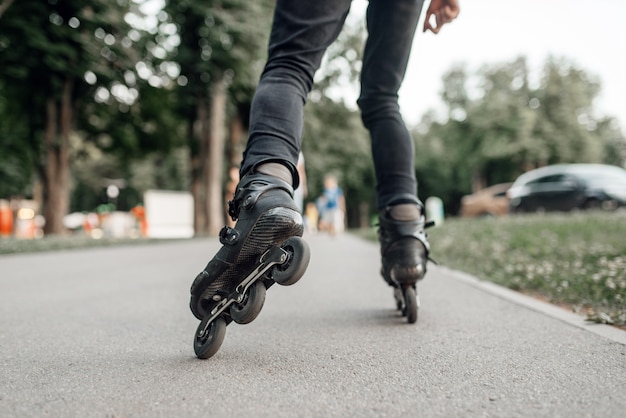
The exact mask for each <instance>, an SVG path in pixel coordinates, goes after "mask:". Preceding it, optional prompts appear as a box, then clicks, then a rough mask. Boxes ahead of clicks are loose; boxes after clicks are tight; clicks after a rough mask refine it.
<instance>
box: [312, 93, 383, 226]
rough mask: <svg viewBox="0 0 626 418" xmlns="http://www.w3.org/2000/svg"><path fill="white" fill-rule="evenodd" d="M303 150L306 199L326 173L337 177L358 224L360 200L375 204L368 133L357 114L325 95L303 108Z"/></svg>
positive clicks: (320, 186)
mask: <svg viewBox="0 0 626 418" xmlns="http://www.w3.org/2000/svg"><path fill="white" fill-rule="evenodd" d="M302 148H303V152H304V155H305V161H306V172H307V179H308V188H309V189H308V192H309V195H308V197H307V201H315V199H316V198H317V197H319V196H320V195H321V193H322V190H323V180H324V176H325V175H326V174H334V175H336V176H337V177H338V180H339V183H340V186H341V187H342V189H343V190H344V194H345V196H346V206H347V210H348V212H349V213H348V222H349V223H350V225H354V226H356V225H357V222H358V220H359V216H360V214H359V204H361V203H363V202H365V203H368V204H370V207H371V208H373V207H375V190H376V183H375V176H374V165H373V162H372V157H371V151H370V140H369V134H368V132H367V131H366V130H365V128H364V127H363V124H362V123H361V118H360V114H359V113H358V112H356V111H352V110H349V109H347V108H346V107H345V106H344V105H343V104H341V103H337V102H334V101H332V100H330V99H328V98H324V99H322V100H320V101H319V102H311V103H309V104H308V105H307V107H306V108H305V126H304V140H303V146H302Z"/></svg>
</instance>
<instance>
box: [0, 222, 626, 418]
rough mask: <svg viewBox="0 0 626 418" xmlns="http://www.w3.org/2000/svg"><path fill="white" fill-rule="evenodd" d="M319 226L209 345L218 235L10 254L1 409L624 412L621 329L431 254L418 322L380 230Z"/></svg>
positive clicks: (75, 413) (302, 413)
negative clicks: (191, 293)
mask: <svg viewBox="0 0 626 418" xmlns="http://www.w3.org/2000/svg"><path fill="white" fill-rule="evenodd" d="M307 240H308V242H309V244H310V246H311V250H312V259H311V264H310V267H309V270H308V271H307V273H306V274H305V276H304V277H303V278H302V280H301V281H300V282H299V283H297V284H296V285H294V286H291V287H280V286H274V287H272V289H271V290H270V291H269V292H268V295H267V300H266V306H265V307H264V309H263V311H262V312H261V315H260V316H259V317H258V318H257V319H256V320H255V321H254V322H253V323H251V324H249V325H245V326H241V325H236V324H233V325H231V326H229V327H228V330H227V334H226V340H225V342H224V344H223V346H222V348H221V349H220V351H219V352H218V353H217V354H216V355H215V356H214V357H213V358H211V359H209V360H205V361H201V360H197V359H196V358H195V356H194V353H193V347H192V341H193V334H194V331H195V328H196V326H197V321H196V320H195V318H193V316H192V315H191V313H190V312H189V310H188V307H187V304H188V289H189V285H190V283H191V281H192V280H193V278H194V276H195V274H196V273H197V271H198V270H199V269H201V268H202V267H203V266H204V264H205V263H206V261H207V260H208V258H209V257H210V256H211V255H212V254H213V253H214V252H215V251H216V250H217V248H218V244H217V240H216V239H210V240H206V239H194V240H189V241H178V242H163V243H158V244H146V245H137V246H126V247H116V248H99V249H85V250H75V251H67V252H51V253H40V254H19V255H9V256H1V257H0V361H1V362H2V373H1V377H0V417H47V416H49V417H175V416H176V417H178V416H181V417H182V416H184V417H231V416H237V415H241V416H250V417H385V416H388V417H398V416H425V417H468V416H470V417H472V416H480V417H559V416H560V417H624V416H626V396H625V395H624V388H625V387H626V345H625V343H626V339H625V338H624V333H623V332H622V331H619V330H615V329H612V328H609V327H607V326H599V325H585V324H584V322H583V321H582V320H580V321H579V323H577V322H576V321H577V319H576V318H574V319H572V315H573V314H569V313H567V312H564V311H560V310H558V308H553V307H550V306H548V305H544V304H541V303H539V302H536V301H531V300H529V299H528V298H524V297H521V296H516V295H512V293H511V292H508V291H506V290H503V289H500V288H498V287H497V286H493V285H489V284H486V283H483V282H480V281H477V280H476V279H473V278H468V277H466V276H464V275H462V274H458V273H456V272H453V271H449V270H447V269H445V268H441V267H436V266H432V267H430V272H429V274H428V276H427V278H426V279H425V280H424V281H423V282H421V283H420V286H419V292H420V295H421V301H422V307H421V309H420V314H419V320H418V323H417V324H415V325H408V324H406V322H405V321H404V320H403V319H402V318H401V317H400V316H398V314H397V312H396V311H395V310H394V309H393V307H394V302H393V299H392V296H391V291H390V289H389V288H388V287H387V286H386V285H385V284H384V282H383V281H382V279H381V278H380V277H379V275H378V269H379V260H378V248H377V246H376V244H375V243H372V242H367V241H364V240H362V239H360V238H356V237H354V236H351V235H348V234H343V235H339V236H337V237H335V238H331V237H329V236H327V235H315V236H308V237H307ZM554 309H557V311H554Z"/></svg>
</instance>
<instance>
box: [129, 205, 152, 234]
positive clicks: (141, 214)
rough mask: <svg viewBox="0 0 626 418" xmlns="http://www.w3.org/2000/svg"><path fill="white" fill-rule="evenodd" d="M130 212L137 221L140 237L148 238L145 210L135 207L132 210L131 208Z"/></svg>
mask: <svg viewBox="0 0 626 418" xmlns="http://www.w3.org/2000/svg"><path fill="white" fill-rule="evenodd" d="M130 211H131V213H132V214H133V215H135V216H136V217H137V219H138V220H139V228H140V231H141V236H142V237H146V236H148V221H147V220H146V209H145V208H144V207H143V206H141V205H137V206H135V207H134V208H132V209H131V210H130Z"/></svg>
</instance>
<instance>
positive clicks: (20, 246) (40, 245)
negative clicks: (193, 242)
mask: <svg viewBox="0 0 626 418" xmlns="http://www.w3.org/2000/svg"><path fill="white" fill-rule="evenodd" d="M163 241H167V240H157V239H148V238H102V239H93V238H89V237H87V236H85V235H68V236H51V237H45V238H42V239H34V240H25V239H15V238H0V255H2V254H15V253H33V252H43V251H62V250H72V249H85V248H97V247H111V246H119V245H137V244H146V243H156V242H163Z"/></svg>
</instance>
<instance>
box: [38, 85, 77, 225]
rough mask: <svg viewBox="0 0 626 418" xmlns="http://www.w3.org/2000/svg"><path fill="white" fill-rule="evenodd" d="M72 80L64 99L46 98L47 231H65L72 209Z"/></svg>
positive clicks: (45, 214) (45, 181)
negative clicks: (70, 189)
mask: <svg viewBox="0 0 626 418" xmlns="http://www.w3.org/2000/svg"><path fill="white" fill-rule="evenodd" d="M72 90H73V83H72V81H71V80H66V81H65V83H64V84H63V91H62V95H61V101H60V102H57V101H56V100H55V99H53V98H49V99H48V100H47V101H46V129H45V132H44V144H45V152H46V164H45V168H44V177H45V178H44V201H43V207H44V209H43V214H44V218H45V219H46V225H45V227H44V232H45V233H46V234H62V233H64V232H65V228H64V226H63V217H64V216H65V215H67V213H68V211H69V200H70V199H69V197H70V193H69V186H70V185H69V181H70V150H69V139H70V134H71V132H72V113H73V112H72Z"/></svg>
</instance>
